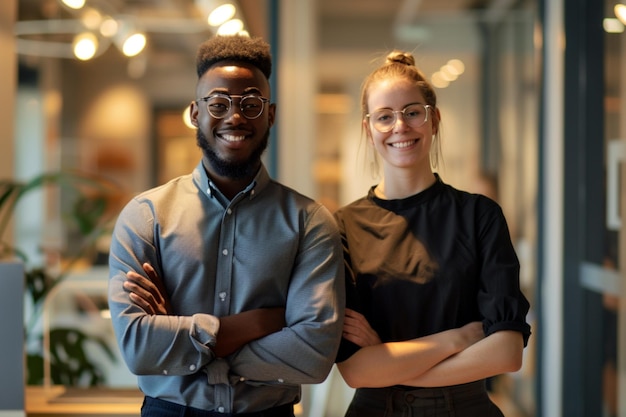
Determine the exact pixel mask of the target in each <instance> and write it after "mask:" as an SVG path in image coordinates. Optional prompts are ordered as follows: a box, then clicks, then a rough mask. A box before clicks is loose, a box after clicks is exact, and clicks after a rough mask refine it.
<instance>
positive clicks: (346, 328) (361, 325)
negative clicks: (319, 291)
mask: <svg viewBox="0 0 626 417" xmlns="http://www.w3.org/2000/svg"><path fill="white" fill-rule="evenodd" d="M343 337H344V338H345V339H346V340H349V341H350V342H352V343H354V344H356V345H358V346H360V347H366V346H372V345H379V344H380V343H382V342H381V341H380V337H379V336H378V333H376V331H375V330H374V329H372V327H371V326H370V324H369V323H368V321H367V319H366V318H365V317H364V316H363V314H361V313H359V312H356V311H354V310H351V309H349V308H346V315H345V319H344V323H343Z"/></svg>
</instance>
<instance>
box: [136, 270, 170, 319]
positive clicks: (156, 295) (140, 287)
mask: <svg viewBox="0 0 626 417" xmlns="http://www.w3.org/2000/svg"><path fill="white" fill-rule="evenodd" d="M142 267H143V270H144V272H145V273H146V275H148V278H146V277H144V276H143V275H140V274H138V273H136V272H134V271H128V272H127V273H126V278H127V281H125V282H124V289H125V290H126V291H128V292H129V293H130V294H129V297H130V299H131V301H132V302H133V303H135V304H137V305H138V306H139V307H141V308H143V309H144V311H145V312H146V313H148V314H152V315H168V314H171V312H172V309H171V307H170V303H169V300H168V299H167V297H166V292H165V286H164V285H163V281H161V278H160V277H159V276H158V275H157V273H156V271H155V270H154V268H152V266H151V265H150V264H148V263H144V264H143V265H142Z"/></svg>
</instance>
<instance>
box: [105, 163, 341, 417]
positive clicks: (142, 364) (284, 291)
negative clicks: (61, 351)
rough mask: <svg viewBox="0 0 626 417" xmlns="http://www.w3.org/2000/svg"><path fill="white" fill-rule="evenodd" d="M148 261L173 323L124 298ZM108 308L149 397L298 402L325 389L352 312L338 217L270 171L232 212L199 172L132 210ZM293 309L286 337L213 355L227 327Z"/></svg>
mask: <svg viewBox="0 0 626 417" xmlns="http://www.w3.org/2000/svg"><path fill="white" fill-rule="evenodd" d="M143 262H149V263H150V264H152V265H153V266H154V267H155V269H156V271H157V273H158V274H159V275H160V276H161V277H163V281H164V285H165V287H166V291H167V297H168V298H169V300H170V302H171V305H172V309H173V313H174V315H169V316H151V315H147V314H146V313H145V312H144V311H143V310H142V309H141V308H139V307H137V306H136V305H134V304H133V303H132V302H131V301H130V299H129V297H128V293H127V292H126V291H124V289H123V288H122V283H123V282H124V280H125V274H126V272H127V271H129V270H133V271H136V272H138V273H143V272H142V268H141V265H142V263H143ZM109 266H110V281H109V306H110V309H111V316H112V320H113V326H114V329H115V334H116V337H117V340H118V344H119V346H120V349H121V352H122V355H123V357H124V358H125V361H126V363H127V366H128V367H129V369H130V370H131V371H132V372H133V373H135V374H137V375H138V382H139V387H140V388H141V390H142V391H143V392H144V393H145V394H146V395H148V396H151V397H158V398H161V399H164V400H167V401H171V402H175V403H178V404H184V405H188V406H192V407H196V408H200V409H204V410H218V411H221V412H225V413H231V412H235V413H241V412H251V411H259V410H263V409H267V408H270V407H274V406H277V405H281V404H287V403H294V402H297V401H298V400H299V398H300V384H312V383H319V382H321V381H323V380H324V379H325V378H326V376H327V375H328V372H329V371H330V368H331V366H332V364H333V361H334V359H335V354H336V351H337V348H338V345H339V340H340V338H341V329H342V325H343V312H344V267H343V256H342V251H341V243H340V239H339V235H338V231H337V226H336V224H335V222H334V220H333V218H332V215H331V214H330V213H329V212H328V210H327V209H326V208H324V207H323V206H322V205H320V204H318V203H316V202H314V201H313V200H311V199H309V198H307V197H305V196H303V195H301V194H299V193H297V192H295V191H293V190H292V189H289V188H288V187H285V186H284V185H281V184H279V183H277V182H275V181H273V180H271V179H270V178H269V176H268V173H267V171H266V169H265V167H261V169H260V171H259V173H258V175H257V176H256V178H255V179H254V181H253V182H252V183H251V184H250V185H249V186H248V187H247V188H246V189H245V190H244V191H242V192H241V193H239V194H238V195H237V196H236V197H235V198H233V200H232V201H228V200H227V199H225V198H224V197H223V196H222V195H221V193H220V192H219V191H218V190H217V189H215V188H214V187H213V186H212V185H211V183H210V181H209V178H208V176H207V174H206V172H205V170H204V168H203V167H202V163H200V164H198V166H197V167H196V169H195V170H194V171H193V173H192V174H190V175H186V176H182V177H179V178H176V179H174V180H172V181H170V182H169V183H167V184H165V185H163V186H160V187H157V188H155V189H152V190H149V191H146V192H144V193H142V194H140V195H139V196H137V197H136V198H134V199H133V200H132V201H130V202H129V203H128V204H127V206H126V207H125V208H124V209H123V210H122V212H121V214H120V216H119V218H118V220H117V224H116V226H115V230H114V233H113V239H112V243H111V253H110V259H109ZM260 307H285V308H286V313H285V320H286V323H287V325H286V327H285V328H283V330H282V331H280V332H277V333H273V334H271V335H268V336H266V337H263V338H261V339H258V340H255V341H253V342H251V343H249V344H247V345H246V346H244V347H243V348H242V349H240V350H239V351H237V352H236V353H234V354H232V355H230V356H229V357H227V358H223V359H222V358H216V357H215V355H214V354H213V351H212V346H213V345H214V344H215V338H216V335H217V333H218V332H219V320H218V317H220V316H224V315H229V314H235V313H239V312H242V311H246V310H250V309H254V308H260Z"/></svg>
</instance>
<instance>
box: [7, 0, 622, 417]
mask: <svg viewBox="0 0 626 417" xmlns="http://www.w3.org/2000/svg"><path fill="white" fill-rule="evenodd" d="M224 2H225V1H217V0H160V1H157V0H128V1H123V0H114V1H110V0H106V1H105V0H86V3H85V5H84V6H83V7H82V8H78V9H72V8H71V7H70V6H68V5H66V4H64V3H62V2H61V0H8V1H6V0H5V1H3V2H2V4H0V22H1V24H0V56H1V60H0V61H1V62H2V64H1V65H0V95H1V96H2V97H3V103H4V104H3V105H2V109H3V111H1V112H0V144H1V149H2V150H3V151H2V152H0V180H2V179H10V180H18V181H26V180H28V179H30V178H33V177H36V176H37V175H39V174H41V173H45V172H58V171H59V170H76V171H80V172H85V173H89V174H93V175H97V176H101V177H103V178H106V179H107V181H110V183H112V184H115V185H114V188H115V191H116V194H115V199H114V201H113V209H112V210H115V207H117V206H116V204H121V202H124V201H125V200H127V199H128V198H130V197H132V196H133V195H135V194H136V193H138V192H140V191H142V190H144V189H147V188H149V187H152V186H155V185H158V184H161V183H163V182H165V181H168V180H169V179H171V178H174V177H175V176H177V175H181V174H185V173H187V172H189V171H190V170H191V169H192V168H193V166H194V165H195V164H196V163H197V161H198V159H199V158H200V152H199V150H198V149H197V147H196V145H195V133H194V131H193V129H191V128H190V127H188V126H187V125H186V123H185V117H184V115H185V112H186V108H187V106H188V104H189V102H190V101H191V100H193V99H194V98H195V97H194V91H195V81H196V75H195V67H194V58H195V51H196V48H197V46H198V44H199V43H200V42H201V41H202V40H204V39H206V38H207V37H209V36H214V35H215V33H217V31H218V30H219V27H218V26H210V25H208V24H207V22H206V16H207V14H208V12H209V11H210V10H212V8H214V7H217V6H218V5H219V4H221V3H224ZM218 3H219V4H218ZM229 3H232V4H234V5H235V6H236V8H237V9H236V10H237V12H236V13H237V14H236V16H235V17H236V18H239V19H240V20H241V22H242V25H243V29H244V30H246V31H247V32H248V33H249V34H250V35H252V36H261V37H263V38H265V39H266V40H267V41H268V42H270V44H271V46H272V52H273V55H274V58H275V66H274V75H273V77H272V80H271V82H272V85H273V87H272V88H273V93H272V94H273V97H274V101H275V102H276V103H277V106H278V109H277V114H278V116H277V124H276V125H275V127H274V129H273V130H274V131H273V133H272V136H271V139H270V146H269V148H268V150H267V152H266V154H265V155H264V161H265V163H266V165H267V166H268V168H269V171H270V173H271V175H272V176H274V177H275V178H276V179H278V180H280V181H281V182H283V183H285V184H287V185H289V186H291V187H293V188H295V189H297V190H299V191H301V192H303V193H304V194H307V195H310V196H312V197H314V198H315V199H317V200H319V201H320V202H322V203H323V204H325V205H326V206H327V207H328V208H329V209H330V210H331V211H332V210H335V209H336V208H338V207H340V206H341V205H343V204H346V203H348V202H350V201H352V200H354V199H356V198H358V197H360V196H362V195H364V194H365V193H366V191H367V189H368V188H369V187H370V186H371V185H373V184H375V183H376V182H377V180H378V177H377V173H376V172H373V171H372V164H371V160H370V159H368V158H369V156H368V154H367V152H366V147H365V146H364V143H363V139H362V136H361V130H360V126H361V123H360V109H359V91H360V86H361V82H362V80H363V79H364V77H365V75H366V74H368V73H369V72H370V71H371V70H372V69H373V68H374V67H375V65H376V64H377V63H379V62H380V61H379V59H380V58H382V57H384V55H385V54H386V53H387V52H388V51H389V50H391V49H392V48H400V49H405V50H409V51H412V52H413V53H414V54H415V56H416V59H417V64H418V65H419V66H420V67H421V68H422V69H423V70H424V72H425V73H426V74H428V75H429V76H430V77H432V78H431V81H432V83H433V85H435V88H436V91H437V94H438V101H439V103H440V108H441V113H442V121H443V137H442V139H443V141H442V147H443V161H444V164H443V166H442V167H441V168H440V170H439V173H440V175H441V176H442V178H443V180H444V181H445V182H447V183H449V184H451V185H453V186H455V187H457V188H461V189H465V190H468V191H472V192H479V193H484V194H488V195H489V196H491V197H492V198H494V199H496V200H497V201H498V202H499V203H500V205H501V206H502V208H503V211H504V213H505V216H506V218H507V222H508V223H509V227H510V230H511V235H512V238H513V241H514V244H515V247H516V250H517V253H518V256H519V258H520V262H521V266H522V269H521V271H522V272H521V284H522V289H523V291H524V293H525V295H526V296H527V298H528V299H529V300H530V302H531V311H530V313H529V317H528V318H529V322H530V323H531V325H532V327H533V334H532V336H531V339H530V342H529V345H528V347H527V348H526V349H525V357H524V365H523V367H522V369H521V370H520V371H518V372H516V373H513V374H507V375H503V376H499V377H497V378H494V380H493V384H492V389H491V393H492V395H493V398H494V400H495V401H496V402H497V403H498V404H499V405H500V406H501V408H502V409H503V411H504V412H505V415H506V416H507V417H518V416H519V417H529V416H543V417H553V416H568V417H570V416H572V417H576V416H581V417H591V416H593V417H595V416H602V417H605V416H606V417H613V416H626V308H624V305H625V304H624V303H625V302H626V290H625V286H626V231H625V226H624V220H623V219H624V218H625V214H626V185H625V184H626V169H624V163H623V162H624V160H625V159H626V32H625V31H624V25H626V17H625V16H624V15H626V12H624V10H625V9H626V2H625V1H624V0H385V1H378V0H314V1H308V0H238V1H231V0H229ZM86 10H96V11H98V12H100V17H101V18H102V17H103V16H111V17H113V18H114V19H117V20H118V22H117V23H118V24H119V28H120V31H119V34H118V35H115V36H114V35H109V36H105V35H102V34H101V33H100V32H98V31H96V30H95V29H93V28H92V29H91V30H85V28H86V27H87V26H88V23H86V22H87V20H86V17H85V15H86V13H85V12H86ZM620 13H622V14H621V15H620ZM92 18H93V15H92ZM620 18H621V20H620ZM96 21H98V22H101V20H97V18H96ZM121 29H124V30H125V31H126V32H128V33H130V31H131V30H137V31H138V32H143V33H144V34H145V35H146V38H145V41H146V44H145V47H144V49H143V50H142V51H141V52H139V53H138V54H137V55H135V56H130V57H129V56H126V55H124V52H123V51H122V46H121V33H122V30H121ZM85 31H86V32H90V33H92V34H97V35H96V42H97V45H96V46H95V47H94V49H93V51H92V54H93V56H92V57H85V56H83V57H82V58H80V59H79V58H77V57H76V56H75V55H74V51H73V50H72V46H73V42H74V41H75V40H77V38H78V37H79V35H81V34H83V32H85ZM28 198H29V199H25V200H24V202H23V203H22V205H20V206H19V209H18V210H17V211H16V213H15V216H14V218H13V219H12V220H11V223H10V227H9V228H8V230H7V231H6V233H5V234H4V235H2V236H0V238H1V239H3V240H4V239H8V241H10V242H12V243H13V244H14V245H16V246H19V247H21V248H24V251H25V252H26V253H27V254H28V259H29V262H32V263H33V264H38V265H39V264H41V265H45V266H46V267H47V268H49V269H50V270H52V271H53V272H54V271H59V270H60V269H62V268H64V267H66V266H67V259H64V257H66V256H67V254H68V253H70V254H71V253H75V252H72V249H74V246H73V245H74V244H75V243H76V242H75V240H76V239H77V237H76V236H75V235H74V234H72V233H71V231H69V230H67V228H66V225H65V223H64V218H63V215H62V212H63V208H64V207H63V206H64V201H66V196H64V195H63V194H62V193H55V192H51V191H49V190H41V191H39V192H34V193H33V195H32V196H29V197H28ZM0 214H1V212H0ZM106 248H107V240H106V234H103V235H102V236H101V237H100V238H99V239H98V240H97V241H96V242H94V245H93V248H92V250H90V251H88V253H81V254H80V255H81V256H80V259H78V260H77V262H73V263H72V264H71V269H70V270H69V273H68V275H67V279H66V280H65V281H64V282H63V283H62V285H59V286H58V287H57V288H56V289H55V291H53V292H51V293H50V294H48V299H47V300H46V303H45V306H44V307H45V311H43V314H42V315H41V317H39V320H35V321H36V323H35V325H34V328H35V330H34V331H35V332H38V333H37V334H38V335H40V337H36V338H35V339H34V340H28V337H27V338H26V340H25V341H24V343H23V346H22V348H23V349H22V351H23V352H29V351H38V350H39V351H41V350H42V349H45V347H46V346H49V344H50V339H49V337H50V336H49V335H50V332H51V331H52V330H54V328H55V326H61V325H64V326H65V325H67V323H70V324H71V325H74V326H79V327H80V326H82V327H81V328H82V329H88V330H92V331H95V332H97V333H98V334H99V335H103V336H104V339H105V340H106V341H107V342H108V343H110V348H111V349H112V351H113V353H114V356H115V355H116V354H117V353H116V350H115V349H117V348H116V347H115V341H114V339H113V336H112V333H110V332H111V331H112V330H110V328H109V327H108V325H109V323H108V322H107V318H106V315H102V314H97V315H85V314H84V311H85V308H86V307H85V303H86V302H87V303H88V304H89V305H90V306H91V307H92V308H94V309H95V310H97V311H98V313H103V312H104V310H106V307H105V306H103V305H102V303H101V301H102V295H103V292H104V291H106V290H105V288H106V279H107V271H106V265H105V264H104V263H103V262H102V257H103V256H104V257H105V256H106V250H107V249H106ZM74 260H75V259H74ZM0 267H1V265H0ZM0 271H4V270H3V269H0ZM5 278H6V277H3V276H2V275H1V274H0V279H5ZM3 288H5V286H3ZM22 290H25V289H22ZM18 298H19V295H18ZM27 304H28V303H25V305H24V317H18V316H19V314H18V313H19V312H17V313H15V314H12V313H11V312H10V311H9V312H3V314H2V315H1V316H0V323H2V327H0V329H5V327H6V326H8V325H9V324H10V323H9V322H11V323H13V324H14V323H15V322H19V323H21V322H22V321H27V320H29V319H32V317H29V314H31V312H30V311H29V309H28V305H27ZM7 346H8V344H6V343H3V344H0V356H3V357H6V356H7V355H8V353H9V352H14V349H11V350H10V349H9V348H8V347H7ZM89 352H90V354H91V355H92V358H93V360H94V361H95V362H96V363H99V364H100V366H101V367H102V370H103V376H102V380H101V381H100V382H99V383H100V384H102V387H106V388H108V389H110V391H111V392H112V393H113V394H114V393H115V392H116V390H119V391H117V392H119V393H120V394H119V396H118V397H115V395H113V396H112V397H110V398H108V399H107V400H106V407H109V408H110V409H111V411H110V413H109V414H107V413H106V412H104V411H102V410H103V409H102V407H101V406H100V405H102V404H100V403H98V404H100V405H98V407H96V409H97V411H93V413H94V414H93V415H126V414H124V413H128V415H137V414H136V413H134V411H133V410H134V408H133V407H137V406H138V404H137V403H136V402H133V401H135V398H134V397H132V398H131V399H129V398H127V397H125V395H126V393H127V391H126V390H127V389H129V388H130V389H132V388H133V386H134V385H133V384H134V380H133V376H132V375H131V374H130V373H128V371H127V370H126V369H125V367H124V365H123V363H122V362H121V359H120V358H119V357H114V358H111V357H109V356H108V355H107V354H106V351H105V352H104V353H103V351H102V349H98V348H97V347H96V348H92V349H90V351H89ZM43 356H44V357H45V356H46V355H43ZM8 360H9V361H11V362H19V361H20V360H21V358H19V357H17V358H9V359H8ZM44 365H46V366H48V368H47V370H45V371H44V379H43V386H44V388H46V387H47V388H49V390H45V392H44V394H41V393H40V392H38V391H34V390H33V389H32V388H33V387H29V386H26V387H23V388H24V390H21V391H20V392H19V393H18V394H17V396H15V397H13V398H18V400H19V399H21V398H23V403H24V406H23V408H22V409H19V408H20V407H19V404H18V406H17V407H16V406H15V405H14V404H13V403H11V404H9V405H7V404H6V403H5V397H2V396H0V416H3V415H7V416H8V415H11V416H18V415H21V416H23V415H64V414H63V413H64V412H66V411H59V412H58V413H59V414H53V411H51V410H52V409H53V408H55V407H57V406H59V404H61V409H63V407H62V406H65V407H68V406H69V407H70V408H71V407H73V406H76V403H77V402H81V401H74V402H73V403H72V404H69V405H68V404H65V405H63V401H54V398H53V397H54V396H56V395H58V394H59V393H60V392H63V390H61V391H59V388H62V387H59V385H63V384H62V383H59V381H55V380H54V378H53V376H52V375H51V371H50V369H49V368H50V364H49V363H47V364H46V363H44ZM26 377H27V376H26V375H19V372H17V374H16V375H9V376H8V378H9V380H11V381H12V383H11V386H13V382H18V381H20V380H22V379H24V380H25V379H26ZM3 378H4V377H3ZM11 378H13V379H11ZM5 380H6V378H5ZM75 385H76V386H78V387H79V388H82V387H84V386H85V385H89V384H88V383H87V382H85V381H75ZM15 386H22V384H15ZM68 388H69V384H68ZM103 391H104V390H103ZM85 392H87V391H85ZM122 392H123V394H122ZM34 393H36V394H34ZM351 393H352V391H351V390H350V389H349V388H348V387H347V386H346V385H345V384H344V383H343V382H342V380H341V378H340V376H338V373H337V372H336V371H333V372H332V373H331V375H330V376H329V378H328V379H327V380H326V382H324V383H323V384H320V385H318V386H305V387H304V388H303V400H302V403H301V404H300V406H299V408H298V413H299V415H301V416H306V417H322V416H324V417H333V416H342V415H343V412H345V408H346V406H347V403H348V401H349V399H350V395H351ZM20 395H21V396H22V397H20ZM35 395H37V401H36V402H37V405H36V407H39V408H37V410H36V411H33V410H34V408H32V407H35V405H32V403H33V401H34V400H33V398H34V396H35ZM41 395H44V397H45V395H50V398H52V400H53V401H52V402H54V404H55V405H54V406H53V405H51V404H52V402H50V401H48V400H50V398H48V397H46V398H43V399H42V398H41ZM46 401H48V402H46ZM93 401H94V402H96V403H97V402H98V401H104V400H102V399H97V398H94V399H93ZM18 402H19V401H18ZM82 402H83V403H85V402H87V401H82ZM29 403H31V405H29ZM82 405H84V404H82ZM29 406H30V407H31V411H29ZM128 407H130V411H128V410H127V409H128ZM3 413H6V414H3ZM10 413H13V414H10ZM90 413H92V411H84V415H92V414H90ZM103 413H104V414H103Z"/></svg>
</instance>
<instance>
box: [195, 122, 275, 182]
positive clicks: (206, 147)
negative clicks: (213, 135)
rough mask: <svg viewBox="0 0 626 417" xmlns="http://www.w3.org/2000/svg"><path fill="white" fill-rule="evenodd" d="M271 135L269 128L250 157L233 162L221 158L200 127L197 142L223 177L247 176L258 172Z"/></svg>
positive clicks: (237, 177)
mask: <svg viewBox="0 0 626 417" xmlns="http://www.w3.org/2000/svg"><path fill="white" fill-rule="evenodd" d="M269 137H270V130H269V128H268V129H267V131H266V132H265V134H264V135H263V137H262V139H261V142H259V144H258V145H257V147H256V148H255V149H254V150H253V151H252V153H251V154H250V157H249V158H248V159H246V160H244V161H241V162H231V161H226V160H224V159H222V158H220V157H219V156H218V155H217V153H216V152H215V150H213V148H212V147H211V145H210V144H209V141H208V140H207V138H206V136H205V135H204V133H202V131H201V130H200V129H196V143H197V144H198V147H200V149H202V152H203V153H204V156H206V158H207V159H208V160H209V163H210V164H211V167H212V168H213V169H214V170H215V172H216V173H217V174H218V175H219V176H221V177H227V178H232V179H239V178H245V177H249V176H252V175H255V174H256V171H257V169H258V167H259V161H260V159H261V155H263V152H265V148H267V144H268V141H269Z"/></svg>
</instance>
